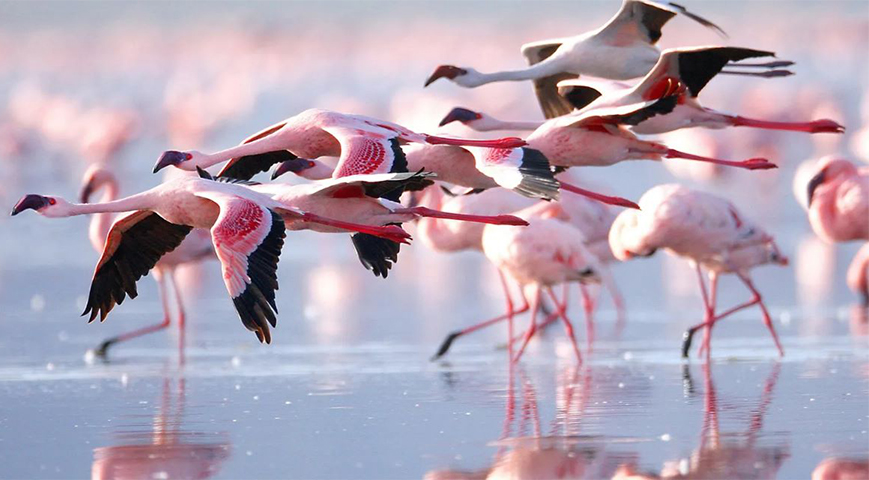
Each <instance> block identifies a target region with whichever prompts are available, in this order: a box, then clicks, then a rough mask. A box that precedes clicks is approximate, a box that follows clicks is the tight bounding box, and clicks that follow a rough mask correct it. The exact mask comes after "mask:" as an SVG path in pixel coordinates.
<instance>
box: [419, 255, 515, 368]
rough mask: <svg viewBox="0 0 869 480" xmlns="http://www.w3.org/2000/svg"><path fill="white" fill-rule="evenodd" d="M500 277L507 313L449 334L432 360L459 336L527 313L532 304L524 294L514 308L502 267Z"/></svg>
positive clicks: (448, 348)
mask: <svg viewBox="0 0 869 480" xmlns="http://www.w3.org/2000/svg"><path fill="white" fill-rule="evenodd" d="M498 277H499V278H500V279H501V287H502V288H503V289H504V299H505V300H506V304H507V313H505V314H503V315H499V316H497V317H495V318H491V319H489V320H486V321H484V322H480V323H478V324H476V325H471V326H470V327H467V328H464V329H462V330H457V331H455V332H452V333H450V334H448V335H447V337H446V338H445V339H444V341H443V342H441V346H440V347H438V351H437V353H435V354H434V356H432V358H431V359H432V361H434V360H437V359H438V358H440V357H442V356H444V355H446V354H447V352H448V351H449V350H450V347H452V344H453V342H455V341H456V340H457V339H458V338H459V337H462V336H465V335H467V334H469V333H473V332H476V331H477V330H482V329H484V328H486V327H489V326H492V325H494V324H496V323H498V322H503V321H504V320H510V319H511V318H512V317H513V316H514V315H516V314H519V313H525V312H527V311H528V309H529V308H530V306H529V305H528V301H527V300H526V299H525V297H524V296H523V297H522V301H523V304H522V306H521V307H519V309H518V310H517V309H515V308H514V306H513V298H512V297H511V296H510V289H509V287H508V286H507V279H506V278H505V277H504V274H503V273H502V272H501V270H500V269H499V270H498ZM511 338H512V334H511Z"/></svg>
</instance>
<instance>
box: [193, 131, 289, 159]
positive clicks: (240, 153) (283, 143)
mask: <svg viewBox="0 0 869 480" xmlns="http://www.w3.org/2000/svg"><path fill="white" fill-rule="evenodd" d="M286 128H287V127H284V128H283V129H281V130H280V133H278V132H275V133H273V134H271V135H267V136H265V137H263V138H260V139H257V140H254V141H252V142H249V143H244V144H241V145H238V146H235V147H231V148H227V149H225V150H220V151H218V152H214V153H211V154H207V155H204V157H205V158H204V160H201V161H199V162H197V165H198V166H200V167H202V168H208V167H210V166H212V165H217V164H218V163H223V162H225V161H227V160H229V159H230V158H236V157H244V156H247V155H258V154H261V153H267V152H274V151H277V150H286V149H287V146H288V145H287V139H286V135H282V133H285V131H286Z"/></svg>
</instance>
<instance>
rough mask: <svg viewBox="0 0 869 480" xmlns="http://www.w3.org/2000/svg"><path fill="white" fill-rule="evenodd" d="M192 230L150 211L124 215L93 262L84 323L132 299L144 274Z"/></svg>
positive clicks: (101, 319) (102, 316)
mask: <svg viewBox="0 0 869 480" xmlns="http://www.w3.org/2000/svg"><path fill="white" fill-rule="evenodd" d="M192 229H193V228H192V227H189V226H187V225H176V224H174V223H171V222H167V221H166V220H164V219H163V217H161V216H160V215H157V214H156V213H154V212H152V211H150V210H140V211H137V212H133V213H131V214H129V215H125V216H123V217H121V218H119V219H118V220H116V221H115V223H114V224H113V225H112V228H111V230H109V234H108V236H107V237H106V243H105V247H104V248H103V254H102V256H101V257H100V260H99V262H97V268H96V270H95V271H94V278H93V280H92V281H91V288H90V292H89V293H88V300H87V305H86V306H85V309H84V313H82V315H87V314H88V313H90V319H88V322H92V321H94V319H95V318H96V317H97V315H99V317H100V321H103V320H105V319H106V315H108V314H109V312H110V311H111V310H112V308H114V307H115V305H116V304H117V305H120V304H121V303H123V301H124V299H125V298H126V296H127V295H129V296H130V298H136V296H137V295H138V292H137V291H136V282H137V281H138V280H139V279H140V278H142V277H143V276H144V275H146V274H147V273H148V271H150V270H151V269H152V268H154V265H156V264H157V262H158V261H159V260H160V257H162V256H163V255H165V254H166V253H168V252H171V251H172V250H174V249H175V248H176V247H177V246H178V245H180V244H181V242H182V241H183V240H184V237H186V236H187V234H188V233H190V230H192Z"/></svg>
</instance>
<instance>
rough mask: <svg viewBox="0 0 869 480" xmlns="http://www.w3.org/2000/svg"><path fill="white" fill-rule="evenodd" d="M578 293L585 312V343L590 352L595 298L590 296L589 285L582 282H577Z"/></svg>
mask: <svg viewBox="0 0 869 480" xmlns="http://www.w3.org/2000/svg"><path fill="white" fill-rule="evenodd" d="M579 293H580V294H581V295H582V311H583V313H585V335H586V344H587V345H588V351H589V352H590V351H591V349H592V344H593V343H594V317H593V315H594V308H595V299H594V297H593V296H592V293H591V292H590V291H589V287H588V286H586V285H583V284H581V283H580V284H579Z"/></svg>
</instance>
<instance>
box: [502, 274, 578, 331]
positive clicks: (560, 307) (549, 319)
mask: <svg viewBox="0 0 869 480" xmlns="http://www.w3.org/2000/svg"><path fill="white" fill-rule="evenodd" d="M566 285H567V284H565V286H566ZM526 304H527V302H526ZM555 308H556V311H554V312H552V313H550V314H549V315H547V316H546V318H544V319H543V321H542V322H540V324H539V325H538V326H537V331H538V332H542V331H544V330H546V329H547V328H548V327H549V326H550V325H552V324H553V323H555V321H556V320H558V315H559V314H558V311H567V293H566V292H565V294H564V302H562V303H560V304H559V303H556V304H555ZM524 337H525V335H524V334H522V335H516V336H512V335H511V336H510V338H511V339H512V340H510V343H516V342H518V341H521V340H522V339H523V338H524Z"/></svg>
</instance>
